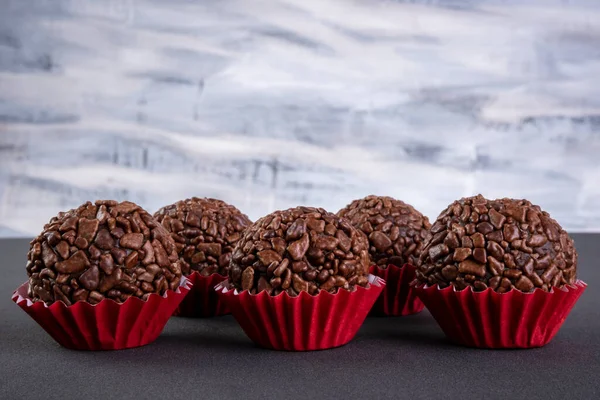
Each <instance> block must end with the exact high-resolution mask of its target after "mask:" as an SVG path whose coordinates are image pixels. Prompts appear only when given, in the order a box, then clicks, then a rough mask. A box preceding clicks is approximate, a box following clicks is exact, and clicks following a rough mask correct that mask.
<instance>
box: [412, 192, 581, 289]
mask: <svg viewBox="0 0 600 400" xmlns="http://www.w3.org/2000/svg"><path fill="white" fill-rule="evenodd" d="M431 234H432V236H431V238H430V239H429V240H428V241H427V243H426V244H425V248H424V249H423V253H422V254H421V259H420V265H419V268H418V271H417V280H418V281H419V282H421V283H426V284H428V285H430V286H432V285H439V287H440V288H444V287H447V286H449V285H453V286H454V287H456V288H457V289H459V290H462V289H465V288H467V287H468V286H471V287H473V289H474V290H475V291H482V290H485V289H487V288H488V287H489V288H492V289H493V290H495V291H496V292H498V293H504V292H507V291H509V290H511V289H517V290H520V291H522V292H532V291H533V290H534V289H536V288H539V289H542V290H544V291H549V290H550V289H551V288H552V287H561V286H563V285H570V284H573V283H575V280H576V269H577V252H576V251H575V247H574V245H573V240H572V239H571V238H570V237H569V235H568V234H567V232H565V231H564V230H563V229H562V228H561V226H560V225H559V224H558V223H557V222H556V221H555V220H553V219H552V218H550V215H549V214H548V213H547V212H545V211H542V210H541V209H540V207H539V206H536V205H533V204H531V203H530V202H529V201H527V200H514V199H498V200H487V199H486V198H484V197H483V196H481V195H478V196H475V197H468V198H463V199H461V200H458V201H455V202H454V203H452V204H450V205H449V206H448V208H447V209H446V210H444V211H443V212H442V213H441V214H440V216H439V217H438V218H437V220H436V221H435V223H434V224H433V226H432V227H431Z"/></svg>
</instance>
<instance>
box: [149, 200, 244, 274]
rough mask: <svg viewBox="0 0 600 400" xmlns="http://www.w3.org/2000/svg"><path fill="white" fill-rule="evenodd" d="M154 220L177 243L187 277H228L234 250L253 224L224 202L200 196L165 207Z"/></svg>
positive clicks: (157, 213)
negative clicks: (196, 273) (192, 275)
mask: <svg viewBox="0 0 600 400" xmlns="http://www.w3.org/2000/svg"><path fill="white" fill-rule="evenodd" d="M154 217H155V218H156V219H157V221H158V222H160V223H161V224H162V225H163V226H164V227H165V229H166V230H167V231H169V232H170V233H171V237H172V238H173V240H175V247H176V248H177V252H178V253H179V257H180V259H181V261H182V267H181V270H182V272H183V274H184V275H185V276H188V275H189V274H191V273H192V272H194V271H198V273H200V275H202V276H209V275H211V274H214V273H218V274H220V275H223V276H227V271H228V270H229V262H230V261H231V253H232V252H233V248H234V247H235V245H236V243H237V242H238V241H239V240H240V238H241V237H242V232H243V231H244V230H245V229H246V228H247V227H248V226H250V224H252V222H251V221H250V220H249V219H248V217H247V216H246V215H244V214H242V212H240V210H238V209H237V208H235V207H234V206H232V205H229V204H227V203H225V202H224V201H221V200H216V199H207V198H204V199H200V198H197V197H193V198H191V199H187V200H183V201H178V202H177V203H175V204H172V205H169V206H166V207H163V208H161V209H160V210H158V211H157V212H156V213H155V214H154Z"/></svg>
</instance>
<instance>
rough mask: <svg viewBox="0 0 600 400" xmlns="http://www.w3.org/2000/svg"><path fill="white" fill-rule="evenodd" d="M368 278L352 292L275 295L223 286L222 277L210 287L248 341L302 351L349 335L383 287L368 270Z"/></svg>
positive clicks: (328, 345) (341, 341)
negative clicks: (368, 283)
mask: <svg viewBox="0 0 600 400" xmlns="http://www.w3.org/2000/svg"><path fill="white" fill-rule="evenodd" d="M369 282H370V285H369V287H368V288H362V287H357V288H356V290H355V291H354V292H349V291H347V290H343V289H342V290H339V291H338V293H337V294H331V293H329V292H325V291H321V292H320V293H319V294H317V295H316V296H311V295H309V294H308V293H306V292H302V293H300V295H298V296H297V297H290V296H289V295H288V294H287V293H285V292H283V293H281V294H279V295H277V296H269V295H268V294H267V293H266V292H261V293H259V294H257V295H251V294H250V293H249V292H248V291H247V290H244V291H243V292H241V293H238V292H237V290H230V289H229V290H228V289H227V281H225V282H223V283H221V284H219V285H217V287H216V288H215V289H216V290H217V293H219V295H220V296H222V297H223V298H224V299H225V301H227V304H228V305H229V308H230V309H231V313H232V314H233V316H234V317H235V319H236V320H237V321H238V323H239V324H240V326H241V327H242V329H243V330H244V332H246V335H248V337H249V338H250V339H251V340H252V341H253V342H254V343H256V344H257V345H259V346H262V347H266V348H270V349H274V350H288V351H308V350H322V349H330V348H333V347H338V346H343V345H344V344H346V343H348V342H349V341H350V340H352V338H353V337H354V335H356V332H358V329H359V328H360V326H361V325H362V323H363V321H364V320H365V318H366V317H367V314H368V313H369V311H370V310H371V307H373V304H374V303H375V300H376V299H377V297H378V296H379V294H380V293H381V291H382V290H383V288H384V286H385V282H384V281H383V280H382V279H381V278H378V277H376V276H373V275H369Z"/></svg>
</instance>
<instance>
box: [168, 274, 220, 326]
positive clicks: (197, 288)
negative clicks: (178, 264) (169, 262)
mask: <svg viewBox="0 0 600 400" xmlns="http://www.w3.org/2000/svg"><path fill="white" fill-rule="evenodd" d="M188 279H189V280H190V281H191V282H192V284H193V285H194V286H193V287H192V288H191V289H190V292H189V293H188V294H187V296H185V299H183V301H182V302H181V303H180V304H179V307H177V309H176V310H175V313H174V314H173V315H177V316H180V317H197V318H209V317H215V316H218V315H226V314H230V312H229V309H228V308H227V304H226V303H225V302H224V301H223V300H221V298H220V297H219V296H218V295H217V292H216V291H215V286H216V285H217V284H218V283H221V282H223V281H224V280H226V279H227V277H226V276H223V275H219V274H212V275H209V276H202V275H200V274H199V273H198V272H196V271H194V272H193V273H192V274H191V275H190V276H188Z"/></svg>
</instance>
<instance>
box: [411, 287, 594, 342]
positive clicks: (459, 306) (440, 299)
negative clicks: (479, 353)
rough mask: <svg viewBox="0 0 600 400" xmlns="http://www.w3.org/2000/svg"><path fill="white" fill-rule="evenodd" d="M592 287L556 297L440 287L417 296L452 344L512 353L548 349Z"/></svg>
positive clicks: (557, 292) (540, 292) (568, 289)
mask: <svg viewBox="0 0 600 400" xmlns="http://www.w3.org/2000/svg"><path fill="white" fill-rule="evenodd" d="M586 287H587V284H585V283H584V282H582V281H577V282H576V283H575V284H574V285H572V286H566V287H564V288H554V289H553V291H552V292H544V291H543V290H540V289H536V290H534V291H533V292H532V293H523V292H520V291H518V290H511V291H508V292H506V293H497V292H495V291H493V290H492V289H489V288H488V289H486V290H484V291H482V292H475V291H473V290H472V289H471V288H467V289H465V290H460V291H457V290H455V289H454V287H452V286H449V287H446V288H444V289H439V287H438V286H437V285H436V286H431V287H427V286H417V287H416V288H415V290H416V292H417V295H418V296H419V297H420V298H421V300H422V301H423V303H425V306H426V307H427V309H428V310H429V312H431V315H433V317H434V318H435V320H436V321H437V323H438V324H439V325H440V327H441V328H442V330H443V331H444V333H445V334H446V336H447V337H448V338H449V339H450V340H452V341H454V342H456V343H458V344H461V345H465V346H469V347H480V348H490V349H508V348H533V347H541V346H544V345H546V344H548V342H550V340H552V338H553V337H554V335H556V332H558V330H559V328H560V327H561V325H562V324H563V322H564V321H565V319H566V318H567V315H568V314H569V312H570V311H571V309H572V308H573V306H574V305H575V303H576V302H577V299H579V296H581V294H582V293H583V291H584V290H585V288H586Z"/></svg>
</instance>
